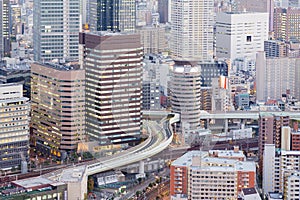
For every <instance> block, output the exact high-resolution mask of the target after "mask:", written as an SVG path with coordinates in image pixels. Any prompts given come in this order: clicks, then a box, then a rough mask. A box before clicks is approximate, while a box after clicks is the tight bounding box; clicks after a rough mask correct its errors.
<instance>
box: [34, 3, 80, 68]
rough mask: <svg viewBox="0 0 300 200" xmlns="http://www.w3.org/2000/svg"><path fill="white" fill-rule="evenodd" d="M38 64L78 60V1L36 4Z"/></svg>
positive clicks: (35, 56)
mask: <svg viewBox="0 0 300 200" xmlns="http://www.w3.org/2000/svg"><path fill="white" fill-rule="evenodd" d="M33 5H34V9H33V49H34V60H35V61H41V62H44V61H51V60H53V59H65V60H78V58H79V56H78V34H79V30H80V1H79V0H69V1H61V0H34V3H33Z"/></svg>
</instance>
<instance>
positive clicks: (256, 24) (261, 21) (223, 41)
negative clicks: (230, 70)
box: [216, 12, 269, 61]
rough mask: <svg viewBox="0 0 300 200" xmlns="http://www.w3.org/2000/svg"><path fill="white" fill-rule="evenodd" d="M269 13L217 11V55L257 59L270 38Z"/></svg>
mask: <svg viewBox="0 0 300 200" xmlns="http://www.w3.org/2000/svg"><path fill="white" fill-rule="evenodd" d="M268 26H269V21H268V13H253V12H225V13H217V18H216V56H217V57H218V58H228V59H230V60H232V61H233V60H235V59H237V58H247V59H250V60H255V55H256V52H257V51H263V49H264V41H265V40H268Z"/></svg>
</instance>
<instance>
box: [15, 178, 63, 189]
mask: <svg viewBox="0 0 300 200" xmlns="http://www.w3.org/2000/svg"><path fill="white" fill-rule="evenodd" d="M12 183H13V184H14V185H16V186H18V187H22V188H24V189H32V188H37V187H44V186H45V185H53V186H56V185H57V184H62V183H57V182H55V181H52V180H49V179H47V178H43V177H40V176H39V177H34V178H28V179H22V180H17V181H13V182H12Z"/></svg>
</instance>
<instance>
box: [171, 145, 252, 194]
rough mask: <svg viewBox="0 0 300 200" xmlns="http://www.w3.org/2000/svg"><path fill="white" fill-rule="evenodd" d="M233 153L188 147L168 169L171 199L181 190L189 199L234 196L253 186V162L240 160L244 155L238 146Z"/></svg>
mask: <svg viewBox="0 0 300 200" xmlns="http://www.w3.org/2000/svg"><path fill="white" fill-rule="evenodd" d="M235 154H237V157H235V156H234V155H231V154H230V151H228V152H226V151H225V152H224V153H222V152H221V151H214V152H213V151H210V152H209V153H208V152H204V151H190V152H188V153H186V154H184V155H183V156H181V157H180V158H178V159H177V160H175V161H173V163H172V165H171V172H170V177H171V179H170V194H171V196H174V198H172V199H176V198H175V197H178V196H179V195H180V194H181V195H187V196H188V199H191V200H192V199H228V200H234V199H237V197H238V194H239V193H240V192H241V190H242V189H243V188H248V187H251V188H252V187H254V185H255V177H256V167H255V163H254V162H249V161H241V159H243V157H244V155H243V153H242V152H240V151H238V149H237V151H236V152H235ZM181 180H182V181H181ZM178 194H179V195H178ZM177 199H178V198H177Z"/></svg>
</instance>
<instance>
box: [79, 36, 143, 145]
mask: <svg viewBox="0 0 300 200" xmlns="http://www.w3.org/2000/svg"><path fill="white" fill-rule="evenodd" d="M80 43H81V44H82V45H83V46H84V51H85V52H86V53H85V57H84V59H83V60H84V63H85V64H84V68H85V73H86V133H87V134H88V135H89V136H90V137H91V138H92V139H95V140H97V141H99V144H100V145H119V144H124V145H126V144H134V143H136V142H138V141H139V140H140V134H141V92H142V59H143V48H142V45H141V42H140V37H139V35H138V34H126V33H109V32H95V33H80Z"/></svg>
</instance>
